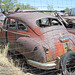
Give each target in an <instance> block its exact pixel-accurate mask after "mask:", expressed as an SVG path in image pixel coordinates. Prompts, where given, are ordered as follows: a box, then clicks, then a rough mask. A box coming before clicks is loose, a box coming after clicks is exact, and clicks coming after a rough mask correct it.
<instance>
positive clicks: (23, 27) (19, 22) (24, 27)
mask: <svg viewBox="0 0 75 75" xmlns="http://www.w3.org/2000/svg"><path fill="white" fill-rule="evenodd" d="M17 25H18V30H24V31H27V27H26V25H25V24H24V23H22V22H21V21H18V22H17Z"/></svg>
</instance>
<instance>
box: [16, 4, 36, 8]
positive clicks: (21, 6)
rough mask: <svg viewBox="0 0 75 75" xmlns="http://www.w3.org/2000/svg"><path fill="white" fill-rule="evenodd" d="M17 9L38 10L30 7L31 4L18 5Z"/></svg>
mask: <svg viewBox="0 0 75 75" xmlns="http://www.w3.org/2000/svg"><path fill="white" fill-rule="evenodd" d="M16 8H20V9H36V8H34V7H32V6H30V5H29V4H26V5H24V4H23V3H18V4H17V5H16Z"/></svg>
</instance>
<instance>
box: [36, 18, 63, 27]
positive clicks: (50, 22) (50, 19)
mask: <svg viewBox="0 0 75 75" xmlns="http://www.w3.org/2000/svg"><path fill="white" fill-rule="evenodd" d="M42 19H48V20H49V24H50V25H49V26H48V25H47V26H40V25H42V23H41V20H42ZM52 20H55V21H57V22H58V23H59V24H58V25H52ZM38 21H39V24H38ZM36 25H37V26H38V27H41V28H42V27H44V28H45V27H51V26H59V25H60V26H62V25H63V24H62V23H61V21H59V20H58V19H57V18H41V19H38V20H36Z"/></svg>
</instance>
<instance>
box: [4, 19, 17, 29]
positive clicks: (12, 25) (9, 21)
mask: <svg viewBox="0 0 75 75" xmlns="http://www.w3.org/2000/svg"><path fill="white" fill-rule="evenodd" d="M5 24H6V25H7V26H8V28H10V29H16V28H17V27H16V20H15V19H7V20H6V22H5Z"/></svg>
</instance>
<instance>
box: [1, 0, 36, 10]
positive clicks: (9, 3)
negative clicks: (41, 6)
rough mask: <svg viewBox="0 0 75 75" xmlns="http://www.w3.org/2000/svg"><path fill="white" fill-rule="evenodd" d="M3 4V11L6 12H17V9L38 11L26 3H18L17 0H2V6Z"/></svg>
mask: <svg viewBox="0 0 75 75" xmlns="http://www.w3.org/2000/svg"><path fill="white" fill-rule="evenodd" d="M1 3H3V4H4V5H2V8H3V9H6V10H15V9H16V8H20V9H21V10H22V9H36V8H34V7H32V6H30V5H29V4H26V5H25V4H24V3H17V0H0V5H1Z"/></svg>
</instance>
